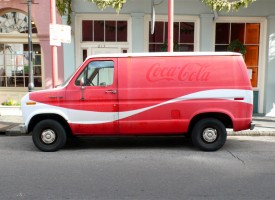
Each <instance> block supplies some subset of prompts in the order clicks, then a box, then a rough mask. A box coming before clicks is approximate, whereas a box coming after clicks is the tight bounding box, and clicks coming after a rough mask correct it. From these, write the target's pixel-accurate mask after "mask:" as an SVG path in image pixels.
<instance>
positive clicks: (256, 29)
mask: <svg viewBox="0 0 275 200" xmlns="http://www.w3.org/2000/svg"><path fill="white" fill-rule="evenodd" d="M246 33H247V34H246V41H245V43H246V44H259V36H260V24H246Z"/></svg>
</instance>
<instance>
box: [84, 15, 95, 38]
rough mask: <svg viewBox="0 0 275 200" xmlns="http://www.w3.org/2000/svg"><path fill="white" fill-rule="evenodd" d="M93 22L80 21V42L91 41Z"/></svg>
mask: <svg viewBox="0 0 275 200" xmlns="http://www.w3.org/2000/svg"><path fill="white" fill-rule="evenodd" d="M93 34H94V30H93V21H92V20H83V21H82V41H93Z"/></svg>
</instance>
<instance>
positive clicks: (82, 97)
mask: <svg viewBox="0 0 275 200" xmlns="http://www.w3.org/2000/svg"><path fill="white" fill-rule="evenodd" d="M79 84H80V87H81V100H84V99H85V97H84V89H85V87H84V86H85V82H84V77H82V78H81V79H80V83H79Z"/></svg>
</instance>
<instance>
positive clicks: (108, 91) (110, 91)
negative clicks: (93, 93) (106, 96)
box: [105, 90, 117, 94]
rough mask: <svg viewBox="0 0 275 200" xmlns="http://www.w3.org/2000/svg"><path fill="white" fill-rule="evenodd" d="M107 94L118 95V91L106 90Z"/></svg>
mask: <svg viewBox="0 0 275 200" xmlns="http://www.w3.org/2000/svg"><path fill="white" fill-rule="evenodd" d="M105 93H112V94H116V93H117V91H116V90H106V91H105Z"/></svg>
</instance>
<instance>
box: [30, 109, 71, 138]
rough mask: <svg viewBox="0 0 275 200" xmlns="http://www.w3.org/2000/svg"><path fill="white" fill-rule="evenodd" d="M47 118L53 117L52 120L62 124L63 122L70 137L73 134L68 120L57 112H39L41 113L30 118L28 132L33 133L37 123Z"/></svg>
mask: <svg viewBox="0 0 275 200" xmlns="http://www.w3.org/2000/svg"><path fill="white" fill-rule="evenodd" d="M46 119H52V120H55V121H57V122H59V123H60V124H62V126H63V127H64V129H65V130H66V134H67V136H68V137H70V136H71V135H72V131H71V128H70V126H69V124H68V122H67V120H65V119H64V118H63V117H62V116H60V115H57V114H39V115H36V116H34V117H33V118H32V119H31V120H30V123H29V126H28V132H29V133H31V132H32V131H33V129H34V127H35V125H36V124H38V123H39V122H40V121H42V120H46Z"/></svg>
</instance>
